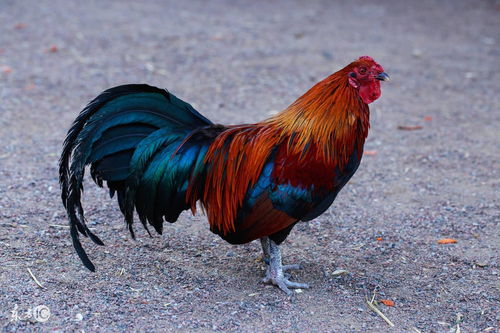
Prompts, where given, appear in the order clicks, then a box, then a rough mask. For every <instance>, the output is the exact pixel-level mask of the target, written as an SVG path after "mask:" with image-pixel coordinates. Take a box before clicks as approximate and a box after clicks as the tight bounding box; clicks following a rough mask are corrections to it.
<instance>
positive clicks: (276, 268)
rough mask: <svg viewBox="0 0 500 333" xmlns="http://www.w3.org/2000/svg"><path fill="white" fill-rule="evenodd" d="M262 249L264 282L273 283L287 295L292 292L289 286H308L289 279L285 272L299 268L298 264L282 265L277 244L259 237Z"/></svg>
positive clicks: (266, 238)
mask: <svg viewBox="0 0 500 333" xmlns="http://www.w3.org/2000/svg"><path fill="white" fill-rule="evenodd" d="M261 242H262V249H263V251H264V262H265V263H266V264H267V269H266V276H265V277H264V278H263V279H262V282H264V283H270V284H274V285H275V286H277V287H278V288H280V289H281V290H283V291H284V292H285V293H286V294H287V295H290V294H291V293H292V292H291V291H290V289H289V288H309V285H307V284H306V283H298V282H292V281H290V280H289V279H288V278H289V274H286V276H285V272H286V271H287V270H290V269H300V265H282V263H281V251H280V249H279V247H278V245H277V244H276V243H275V242H274V241H273V240H271V239H269V238H268V237H263V238H261Z"/></svg>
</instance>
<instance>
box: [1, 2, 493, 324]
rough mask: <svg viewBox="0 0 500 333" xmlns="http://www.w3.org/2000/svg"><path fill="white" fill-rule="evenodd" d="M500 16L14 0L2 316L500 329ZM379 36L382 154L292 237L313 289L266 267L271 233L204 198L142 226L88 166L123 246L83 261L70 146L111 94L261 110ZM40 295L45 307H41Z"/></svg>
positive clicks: (5, 139) (117, 243)
mask: <svg viewBox="0 0 500 333" xmlns="http://www.w3.org/2000/svg"><path fill="white" fill-rule="evenodd" d="M84 3H85V4H84ZM499 17H500V4H499V3H498V2H494V1H458V0H456V1H435V2H433V1H427V0H421V1H418V2H417V1H415V2H413V4H411V5H409V4H408V3H407V2H405V1H396V0H393V1H384V2H380V1H374V2H371V3H370V2H368V1H361V0H356V1H348V2H347V1H346V2H341V1H338V2H337V1H314V2H309V1H287V2H280V1H272V2H267V1H237V2H234V1H229V0H227V1H216V2H210V3H208V2H204V1H200V2H198V1H190V2H186V3H183V2H180V1H145V2H139V1H106V2H101V1H87V2H84V1H66V0H64V1H63V0H50V1H49V0H44V1H28V0H26V1H14V0H3V1H0V22H1V26H0V100H1V103H0V142H1V146H0V249H1V252H0V264H1V268H0V327H1V328H2V330H3V331H6V332H18V331H49V330H50V331H56V332H58V331H61V332H62V331H79V332H80V331H85V332H95V331H103V332H115V331H116V332H120V331H132V330H133V331H147V332H150V331H238V332H254V331H258V332H264V331H265V332H304V331H316V332H385V331H392V332H418V330H420V331H421V332H450V331H451V332H455V331H457V332H458V330H457V323H458V325H459V327H460V329H461V330H462V332H494V331H498V330H499V329H500V326H499V321H500V315H499V313H498V305H499V298H500V297H499V283H498V282H499V271H498V245H499V243H500V241H499V228H498V221H499V216H498V212H499V201H498V190H499V175H498V161H499V159H500V156H499V155H500V154H499V150H498V147H499V140H498V128H499V126H498V124H499V112H498V111H499V109H500V95H499V94H498V92H499V91H500V83H499V82H500V74H499V73H500V72H499V70H498V68H500V49H499V39H500V38H499V35H498V33H499V32H500V20H499ZM365 54H368V55H371V56H372V57H374V58H375V59H376V60H377V61H378V62H379V63H380V64H382V65H383V66H384V68H385V69H386V71H387V72H388V73H389V74H390V75H391V77H392V79H393V80H392V82H389V83H388V84H383V88H382V89H383V94H382V97H381V98H380V100H379V101H377V102H376V103H374V104H372V107H371V110H372V111H371V113H372V117H371V118H372V122H371V126H372V128H371V132H370V135H369V139H368V141H367V144H366V149H368V150H370V151H372V154H370V155H367V156H365V157H364V159H363V162H362V164H361V167H360V168H359V170H358V172H357V173H356V175H355V176H354V177H353V179H352V181H351V182H350V183H349V184H348V185H347V186H346V188H345V189H344V190H343V191H342V192H341V194H340V195H339V197H338V198H337V200H336V202H335V203H334V205H333V206H332V208H331V209H330V210H329V211H328V212H327V213H325V214H324V215H322V216H321V217H320V218H318V219H316V220H314V221H312V222H310V223H303V224H300V225H298V226H297V227H296V228H295V229H294V231H293V232H292V234H291V235H290V237H289V238H288V240H287V241H286V242H285V243H284V244H283V246H282V249H283V252H284V260H285V262H299V263H301V264H302V265H303V269H302V270H300V271H298V272H297V273H293V278H294V279H296V280H300V281H302V282H308V283H310V284H311V289H309V290H304V291H302V292H301V293H296V294H294V295H293V296H292V297H287V296H286V295H285V294H284V293H282V292H281V291H279V290H278V289H277V288H275V287H270V286H266V285H263V284H261V283H260V282H259V281H260V278H261V277H262V276H263V267H262V263H260V262H259V256H260V246H259V244H258V243H257V242H254V243H251V244H247V245H244V246H231V245H229V244H227V243H225V242H224V241H222V240H221V239H219V238H218V237H217V236H216V235H213V234H212V233H210V232H209V230H208V223H207V221H206V219H205V217H204V216H195V217H192V216H190V214H183V215H182V216H181V218H180V220H179V221H178V223H176V224H173V225H168V226H167V228H166V230H165V234H164V235H163V236H159V235H154V236H153V238H149V237H148V236H147V234H146V233H145V232H144V231H142V230H140V228H137V231H138V234H139V235H138V236H139V237H138V240H137V241H132V240H131V239H130V237H129V236H128V232H127V231H126V230H125V226H124V223H123V222H122V218H121V216H120V214H119V211H118V209H117V205H116V203H115V202H114V201H113V200H110V199H109V198H107V195H106V191H103V190H100V189H98V188H97V187H96V186H94V185H93V184H91V183H90V182H89V181H88V180H87V182H86V184H87V185H88V187H87V188H86V192H85V202H84V205H85V207H86V210H87V217H88V220H89V224H90V226H91V227H93V228H95V231H96V233H97V234H98V235H99V236H101V238H102V239H103V240H104V241H105V242H106V244H107V246H106V247H104V248H97V247H96V246H94V245H93V244H91V243H90V242H89V241H88V240H85V241H84V246H85V247H86V248H87V249H88V251H89V255H90V256H91V258H93V259H94V262H95V264H96V265H97V268H98V271H97V272H96V273H95V274H92V273H90V272H88V271H86V270H85V269H84V267H83V266H82V265H81V264H80V262H79V260H78V258H77V256H76V254H75V252H74V250H73V247H72V245H71V242H70V238H69V234H68V229H67V228H66V227H65V225H66V223H67V222H66V217H65V213H64V211H63V208H62V205H61V203H60V199H59V187H58V183H57V159H58V155H59V153H60V150H61V143H62V140H63V138H64V136H65V133H66V131H67V129H68V127H69V125H70V123H71V121H72V120H73V119H74V118H75V117H76V115H77V114H78V112H79V111H80V110H81V109H82V107H83V106H84V105H85V104H86V103H87V102H88V101H89V100H90V99H91V98H93V97H94V96H95V95H96V94H98V93H99V92H101V91H102V90H104V89H106V88H108V87H111V86H114V85H118V84H123V83H131V82H145V83H150V84H153V85H156V86H160V87H166V88H168V89H169V90H171V91H172V92H173V93H175V94H176V95H178V96H179V97H181V98H183V99H184V100H186V101H189V102H190V103H192V104H193V105H194V106H195V107H196V108H198V110H200V111H201V112H202V113H203V114H204V115H206V116H207V117H209V118H210V119H212V120H213V121H215V122H220V123H225V124H231V123H241V122H254V121H257V120H260V119H262V118H265V117H267V116H268V115H269V114H270V113H272V112H275V111H276V110H280V109H283V108H284V107H286V106H287V105H288V104H289V103H291V102H292V101H294V100H295V98H297V97H298V96H299V95H300V94H301V93H303V92H304V91H305V90H306V89H308V88H309V87H310V86H311V85H312V84H313V83H314V82H316V81H318V80H320V79H322V78H323V77H325V76H326V75H328V74H330V73H332V72H333V71H336V70H338V69H339V68H341V67H342V66H344V65H345V64H347V63H348V62H350V61H351V60H353V59H355V58H357V57H358V56H360V55H365ZM401 125H403V126H422V129H420V130H413V131H405V130H399V129H398V126H401ZM375 153H376V154H375ZM443 238H453V239H456V240H457V243H456V244H448V245H443V244H438V243H437V241H438V240H439V239H443ZM28 269H30V270H31V271H32V273H33V274H34V275H35V276H36V277H37V278H38V280H39V281H40V283H41V284H42V285H43V289H42V288H39V287H38V286H37V285H36V284H35V282H34V280H33V279H32V278H31V277H30V274H29V272H28ZM339 269H343V270H347V271H348V274H343V275H336V274H334V272H335V271H336V270H339ZM374 291H376V292H377V293H376V296H375V299H376V300H382V299H387V300H391V301H394V306H386V305H383V304H379V305H378V308H379V309H380V310H381V311H382V312H383V313H384V314H385V315H386V316H387V317H388V318H389V319H390V320H392V321H393V322H394V324H395V327H394V328H392V329H391V328H390V327H389V326H388V325H387V324H386V322H384V321H383V320H382V318H381V317H379V316H378V315H377V314H375V313H374V312H372V311H371V310H370V309H369V308H368V306H367V304H366V301H365V298H366V297H371V296H372V294H373V292H374ZM37 305H44V306H47V307H48V308H49V309H50V312H51V316H50V318H49V319H48V320H47V321H46V322H39V321H37V320H34V319H33V318H34V317H33V316H32V317H31V319H30V318H28V317H29V316H28V315H29V313H28V312H27V311H28V310H29V309H33V307H35V306H37ZM16 309H17V310H18V311H19V314H20V315H21V318H20V320H17V321H16V320H13V319H15V318H13V317H12V311H14V310H16ZM39 309H40V308H39ZM39 314H41V316H39V317H38V318H39V319H40V317H43V314H44V313H43V311H42V312H39ZM457 318H458V320H457ZM42 319H43V318H42Z"/></svg>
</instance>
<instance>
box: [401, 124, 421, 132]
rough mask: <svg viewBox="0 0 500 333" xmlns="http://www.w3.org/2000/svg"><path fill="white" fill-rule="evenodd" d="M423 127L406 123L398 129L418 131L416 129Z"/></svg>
mask: <svg viewBox="0 0 500 333" xmlns="http://www.w3.org/2000/svg"><path fill="white" fill-rule="evenodd" d="M422 128H423V127H422V126H404V125H399V126H398V130H402V131H416V130H421V129H422Z"/></svg>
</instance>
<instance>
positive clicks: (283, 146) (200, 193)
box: [59, 56, 389, 294]
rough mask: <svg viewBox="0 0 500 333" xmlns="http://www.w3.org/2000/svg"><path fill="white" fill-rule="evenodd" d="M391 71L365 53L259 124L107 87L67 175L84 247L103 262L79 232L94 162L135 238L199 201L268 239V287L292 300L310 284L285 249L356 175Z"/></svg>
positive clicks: (240, 239)
mask: <svg viewBox="0 0 500 333" xmlns="http://www.w3.org/2000/svg"><path fill="white" fill-rule="evenodd" d="M388 79H389V76H388V75H387V74H386V73H385V72H384V70H383V68H382V66H380V65H379V64H377V63H376V62H375V61H374V60H373V59H372V58H371V57H368V56H363V57H360V58H359V59H357V60H356V61H354V62H352V63H351V64H349V65H348V66H346V67H345V68H343V69H341V70H339V71H338V72H336V73H334V74H332V75H330V76H328V77H327V78H326V79H324V80H323V81H321V82H319V83H317V84H316V85H314V86H313V87H312V88H311V89H310V90H309V91H307V92H306V93H305V94H304V95H303V96H301V97H300V98H299V99H298V100H296V101H295V102H294V103H292V104H291V105H290V106H289V107H288V108H286V109H285V110H283V111H282V112H281V113H278V114H277V115H275V116H273V117H271V118H269V119H266V120H264V121H262V122H258V123H256V124H245V125H232V126H224V125H216V124H213V123H212V122H211V121H210V120H208V119H207V118H205V117H204V116H202V115H201V114H200V113H199V112H197V111H196V110H195V109H194V108H193V107H192V106H191V105H189V104H187V103H186V102H184V101H182V100H180V99H179V98H177V97H175V96H174V95H173V94H172V93H170V92H168V91H166V90H163V89H159V88H155V87H152V86H149V85H136V84H131V85H123V86H119V87H115V88H111V89H109V90H106V91H104V92H103V93H102V94H100V95H99V96H98V97H96V98H95V99H94V100H93V101H91V102H90V103H89V104H88V105H87V106H86V107H85V108H84V109H83V111H82V112H81V113H80V115H79V116H78V117H77V118H76V120H75V121H74V122H73V124H72V126H71V128H70V130H69V131H68V134H67V137H66V140H65V141H64V145H63V151H62V154H61V157H60V165H59V166H60V168H59V180H60V184H61V191H62V193H61V197H62V202H63V204H64V206H65V208H66V211H67V214H68V218H69V225H70V233H71V238H72V241H73V245H74V247H75V250H76V252H77V254H78V256H79V257H80V259H81V260H82V262H83V264H84V265H85V266H86V267H87V268H88V269H89V270H91V271H95V266H94V265H93V263H92V262H91V261H90V259H89V258H88V256H87V254H86V253H85V250H84V249H83V247H82V245H81V243H80V239H79V234H82V235H84V236H88V237H90V239H91V240H92V241H93V242H95V243H96V244H99V245H103V242H102V241H101V240H100V239H99V238H98V237H97V236H96V235H95V234H93V233H92V232H91V231H90V230H89V228H88V227H87V226H86V224H85V218H84V210H83V207H82V204H81V193H82V190H83V178H84V172H85V167H86V166H87V165H89V164H90V174H91V176H92V178H93V180H94V181H95V183H96V184H97V185H98V186H100V187H102V186H103V184H104V182H106V185H107V187H108V188H109V194H110V196H111V197H113V196H115V195H116V197H117V199H118V205H119V207H120V210H121V212H122V214H123V216H124V218H125V222H126V224H127V226H128V229H129V230H130V233H131V236H132V237H133V238H135V236H134V229H133V222H134V211H136V212H137V215H138V217H139V220H140V221H141V223H142V225H143V226H144V228H145V229H146V230H147V231H148V233H149V229H148V225H150V226H152V227H153V228H154V229H155V230H156V232H158V233H160V234H161V233H162V231H163V222H164V221H167V222H170V223H173V222H175V221H176V220H177V219H178V217H179V214H180V213H181V212H182V211H184V210H188V209H190V210H191V211H192V213H193V214H195V213H196V208H197V203H199V204H200V205H201V207H202V208H203V210H204V211H205V212H206V214H207V217H208V221H209V224H210V230H211V231H212V232H213V233H215V234H217V235H219V236H220V237H221V238H223V239H224V240H226V241H227V242H229V243H231V244H244V243H248V242H251V241H253V240H257V239H260V241H261V245H262V249H263V259H264V262H265V263H266V266H267V270H266V275H265V277H264V279H263V281H264V282H265V283H270V284H274V285H276V286H278V287H279V288H280V289H281V290H283V291H284V292H286V293H287V294H290V288H307V287H308V285H307V284H305V283H298V282H293V281H290V280H289V278H288V277H287V276H288V275H285V274H284V272H285V271H286V270H288V269H296V268H299V267H298V265H282V260H281V252H280V248H279V245H280V244H281V243H282V242H283V241H284V240H285V239H286V238H287V236H288V234H289V233H290V231H291V230H292V228H293V227H294V225H295V224H296V223H297V222H299V221H310V220H312V219H314V218H316V217H318V216H319V215H321V214H322V213H323V212H324V211H325V210H326V209H327V208H328V207H329V206H330V205H331V204H332V203H333V201H334V200H335V197H336V196H337V194H338V193H339V191H340V190H341V189H342V187H343V186H344V185H345V184H346V183H347V182H348V181H349V179H350V178H351V177H352V175H353V174H354V172H355V171H356V169H357V168H358V166H359V164H360V161H361V157H362V154H363V145H364V142H365V139H366V137H367V134H368V128H369V108H368V104H370V103H372V102H373V101H375V100H376V99H377V98H379V97H380V94H381V92H380V81H387V80H388Z"/></svg>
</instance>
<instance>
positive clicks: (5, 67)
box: [0, 66, 12, 74]
mask: <svg viewBox="0 0 500 333" xmlns="http://www.w3.org/2000/svg"><path fill="white" fill-rule="evenodd" d="M0 69H1V70H2V72H3V73H5V74H10V73H12V68H10V67H9V66H1V67H0Z"/></svg>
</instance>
